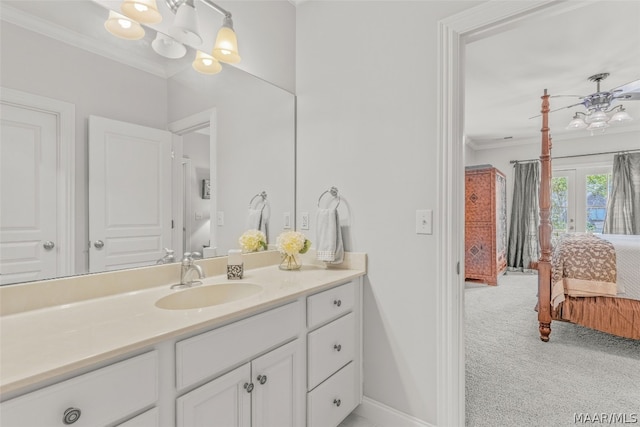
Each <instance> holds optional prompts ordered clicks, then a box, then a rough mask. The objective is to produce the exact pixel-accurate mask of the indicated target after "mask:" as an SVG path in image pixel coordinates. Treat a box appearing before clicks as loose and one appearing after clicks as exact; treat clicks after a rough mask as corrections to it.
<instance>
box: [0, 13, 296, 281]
mask: <svg viewBox="0 0 640 427" xmlns="http://www.w3.org/2000/svg"><path fill="white" fill-rule="evenodd" d="M1 7H2V11H1V12H2V14H1V16H2V25H1V26H0V30H1V34H0V43H1V44H0V55H1V58H0V59H1V61H0V67H1V68H0V86H1V87H2V88H3V89H4V90H3V91H2V98H3V101H2V122H3V123H2V132H3V135H2V153H1V154H2V171H3V172H2V173H3V175H2V183H1V184H2V192H1V193H0V197H1V198H2V199H1V201H0V202H1V204H2V216H1V217H0V222H1V226H2V233H3V236H2V242H1V244H0V262H1V264H2V276H1V277H2V284H9V283H20V282H26V281H31V280H41V279H44V278H52V277H61V276H66V275H74V274H84V273H91V272H99V271H106V270H112V269H121V268H132V267H139V266H143V265H153V264H155V263H156V262H158V261H159V260H160V259H162V258H163V256H164V248H169V249H172V250H174V253H175V261H176V262H179V261H180V259H181V255H182V253H183V252H199V253H202V254H203V255H204V256H205V257H207V256H221V255H226V254H227V251H228V250H229V249H232V248H238V246H239V245H238V238H239V237H240V235H241V234H242V233H243V232H244V231H245V230H246V229H247V228H250V227H251V226H252V224H253V223H252V222H251V219H252V218H251V213H252V212H253V211H255V209H254V208H256V207H259V208H260V209H262V207H264V210H262V212H263V215H264V219H267V218H268V228H267V233H268V239H269V242H270V243H273V242H275V238H276V237H277V235H278V234H279V233H280V232H281V231H282V230H284V229H286V228H288V227H292V226H293V224H294V223H295V222H294V220H295V212H294V210H295V204H294V197H295V196H294V192H295V190H294V189H295V183H294V181H295V96H294V95H293V94H291V93H290V92H287V91H286V90H283V89H281V88H279V87H277V86H275V85H272V84H270V83H269V82H266V81H264V80H262V79H259V78H257V77H254V76H252V75H250V74H248V73H246V72H244V71H242V70H239V69H238V68H234V67H232V66H227V65H224V66H223V70H222V72H221V73H219V74H216V75H202V74H198V73H196V72H195V71H194V70H193V69H192V67H191V60H192V58H191V57H189V55H187V57H185V58H183V59H178V60H167V59H165V58H161V57H159V56H157V55H156V54H155V53H154V52H153V51H152V50H151V49H150V45H151V43H152V42H153V40H154V38H155V32H153V31H148V33H149V34H147V35H146V36H145V38H143V39H142V40H139V41H136V42H135V44H131V42H130V41H127V40H120V39H116V38H114V37H113V36H111V35H110V34H108V33H106V31H105V30H104V26H103V25H104V21H105V19H106V16H107V15H106V13H105V8H104V7H103V6H102V5H100V4H98V3H95V2H69V1H42V2H40V1H34V2H24V1H3V2H2V4H1ZM154 55H156V56H157V57H154ZM16 94H18V95H16ZM25 94H26V98H25V97H23V95H25ZM10 95H11V96H10ZM16 97H17V98H18V101H16ZM7 99H9V100H8V101H7ZM38 102H40V103H41V104H38ZM29 103H31V104H32V106H31V107H29V108H22V107H24V105H23V104H25V105H28V104H29ZM58 104H59V105H60V109H62V111H63V112H62V113H60V112H58V113H56V112H55V111H58V110H56V108H58ZM42 105H44V107H43V106H42ZM49 105H53V106H52V107H49ZM65 108H67V110H65ZM22 110H28V111H27V113H28V114H27V118H26V119H25V118H23V115H24V111H22ZM69 119H70V120H71V121H70V122H69ZM16 123H18V124H16ZM25 123H27V125H25ZM69 123H71V125H69ZM34 129H35V130H34ZM42 129H44V130H42ZM47 129H48V130H47ZM147 130H158V131H160V132H163V134H162V135H164V136H162V135H161V136H159V137H158V141H160V140H162V142H158V144H157V146H156V145H154V144H155V141H156V140H155V139H154V138H155V136H149V135H150V134H148V133H144V132H146V131H147ZM138 131H140V132H143V133H136V132H138ZM46 132H49V133H50V134H51V137H50V138H49V139H47V138H46V137H42V135H45V134H46ZM69 135H72V138H71V141H67V145H68V146H67V147H66V148H65V141H64V138H68V137H69ZM96 135H98V136H96ZM114 135H115V136H114ZM167 136H168V139H166V137H167ZM100 138H102V139H103V140H102V141H101V143H102V144H103V145H98V146H97V147H98V148H96V145H95V141H96V140H100ZM163 138H164V139H163ZM61 139H62V140H61ZM7 141H16V142H14V143H13V144H9V143H7ZM25 141H26V143H25ZM105 141H106V145H105ZM152 142H153V143H152ZM51 146H54V147H57V149H56V150H53V151H52V150H51ZM45 148H47V150H45ZM65 150H66V151H65ZM165 154H166V155H167V156H168V157H169V159H168V160H166V159H165V158H164V156H165ZM154 156H156V157H158V158H162V159H163V160H162V161H161V162H159V164H160V163H161V164H162V165H163V166H161V167H160V166H159V167H158V168H155V167H154V166H153V164H151V166H149V164H148V162H147V160H148V159H149V158H151V157H154ZM43 160H44V161H46V160H49V161H50V162H49V164H50V165H53V166H46V167H44V168H42V167H41V166H40V165H41V162H42V161H43ZM95 162H97V163H99V164H100V167H101V168H102V169H100V172H99V173H97V172H96V170H98V169H97V168H95V167H94V163H95ZM51 167H53V168H54V170H53V171H51V170H50V169H51ZM47 168H48V169H47ZM61 168H62V169H66V170H61ZM45 170H48V173H49V175H45V174H44V172H43V171H45ZM10 174H11V175H10ZM67 181H69V182H67ZM55 182H57V186H56V185H55ZM47 183H48V184H51V185H52V186H51V187H50V188H51V190H43V188H45V187H42V186H43V185H45V184H47ZM98 184H101V185H102V187H100V186H99V185H98ZM43 192H44V193H46V194H47V195H48V197H47V198H43V197H40V196H42V193H43ZM103 193H104V194H103ZM101 194H102V196H103V198H104V199H105V200H107V204H106V205H105V204H104V203H103V204H102V205H99V206H100V207H99V208H98V209H97V211H96V209H94V202H93V201H92V200H93V199H97V198H98V196H99V195H101ZM105 194H106V195H107V196H106V198H105V197H104V196H105ZM256 196H257V197H256ZM265 196H266V198H265ZM159 204H162V206H163V208H162V209H164V210H163V212H165V213H166V217H165V216H162V218H159V217H158V218H156V217H154V218H147V217H149V216H153V215H149V212H155V210H154V209H155V207H156V206H157V205H159ZM150 206H151V207H152V208H150ZM60 212H62V215H58V216H61V217H57V218H56V214H57V213H60ZM154 215H155V214H154ZM158 215H160V214H158ZM162 215H165V214H164V213H163V214H162ZM98 218H101V220H102V221H103V223H105V222H106V224H107V226H106V228H108V225H109V224H110V223H111V225H113V224H116V227H115V228H118V226H120V227H119V228H118V230H116V233H115V235H112V236H111V237H109V236H107V237H104V235H102V237H101V235H99V234H95V233H94V227H95V224H94V223H95V222H96V219H98ZM105 218H106V219H105ZM114 218H117V220H115V219H114ZM124 218H127V219H124ZM146 220H149V221H150V222H154V221H155V222H157V223H159V224H161V225H160V227H161V228H163V229H164V231H163V233H164V236H165V237H163V238H162V239H159V238H156V237H148V236H147V237H146V238H139V239H134V237H136V236H137V237H140V236H141V235H143V234H144V228H145V227H144V226H140V224H143V225H144V221H146ZM46 222H48V223H51V224H50V225H49V226H50V227H53V229H54V231H53V232H49V233H50V234H46V233H44V232H43V233H40V234H38V233H36V232H34V231H33V230H35V229H36V228H38V229H39V228H40V227H41V226H42V227H44V225H43V223H46ZM134 225H138V226H139V227H138V229H139V230H137V231H135V232H130V233H129V234H123V233H124V232H123V231H122V230H123V229H125V228H131V229H133V226H134ZM103 226H104V224H103ZM17 229H19V230H20V233H22V234H21V236H22V237H19V238H18V240H17V242H18V243H15V241H14V242H13V243H11V242H9V244H8V243H7V242H8V240H7V238H6V236H9V235H11V236H14V235H17V234H20V233H16V232H14V231H15V230H17ZM140 230H142V231H140ZM25 232H26V235H28V236H27V237H24V235H25ZM118 233H120V234H118ZM167 236H168V237H167ZM143 237H144V236H143ZM12 238H13V237H12ZM19 239H22V240H19ZM114 242H115V243H114ZM47 246H48V248H47ZM143 253H144V256H142V255H141V254H143ZM47 254H57V256H59V257H62V258H66V259H64V260H62V261H61V260H54V261H53V262H48V261H42V260H41V259H40V257H41V256H44V255H47ZM109 256H111V258H112V259H115V261H113V262H109V261H107V262H104V261H102V262H98V263H96V260H99V258H100V257H102V258H105V257H106V258H109ZM21 265H22V267H20V266H21ZM16 266H17V267H16ZM20 268H22V270H20ZM46 269H48V270H46ZM41 270H42V271H41ZM45 270H46V271H45Z"/></svg>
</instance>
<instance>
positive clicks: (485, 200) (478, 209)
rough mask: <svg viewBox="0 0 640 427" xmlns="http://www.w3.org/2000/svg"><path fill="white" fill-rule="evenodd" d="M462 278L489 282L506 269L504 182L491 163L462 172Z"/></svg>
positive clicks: (505, 185) (505, 192) (493, 283)
mask: <svg viewBox="0 0 640 427" xmlns="http://www.w3.org/2000/svg"><path fill="white" fill-rule="evenodd" d="M464 233H465V238H464V247H465V263H464V273H465V279H471V280H474V281H480V282H482V283H487V284H489V285H494V286H495V285H497V284H498V276H499V275H500V274H501V273H502V272H503V271H504V270H505V269H506V268H507V181H506V178H505V176H504V174H503V173H502V172H500V171H499V170H498V169H496V168H494V167H493V166H491V165H481V166H468V167H467V168H466V171H465V227H464Z"/></svg>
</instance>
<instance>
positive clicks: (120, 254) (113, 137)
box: [89, 116, 173, 272]
mask: <svg viewBox="0 0 640 427" xmlns="http://www.w3.org/2000/svg"><path fill="white" fill-rule="evenodd" d="M171 142H172V135H171V133H170V132H167V131H164V130H160V129H154V128H149V127H146V126H140V125H136V124H131V123H125V122H121V121H116V120H110V119H105V118H102V117H96V116H91V117H90V118H89V211H90V212H91V215H90V217H89V239H90V242H91V243H90V247H89V270H90V272H98V271H106V270H116V269H122V268H129V267H139V266H145V265H150V264H155V262H156V261H157V260H158V259H160V258H162V256H163V251H164V248H171V247H172V246H173V245H172V236H171V224H172V218H171V185H172V184H171V166H172V163H171V162H172V160H171V157H172V155H171Z"/></svg>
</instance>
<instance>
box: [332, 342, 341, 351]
mask: <svg viewBox="0 0 640 427" xmlns="http://www.w3.org/2000/svg"><path fill="white" fill-rule="evenodd" d="M333 349H334V350H335V351H340V350H342V346H341V345H340V344H336V345H334V346H333Z"/></svg>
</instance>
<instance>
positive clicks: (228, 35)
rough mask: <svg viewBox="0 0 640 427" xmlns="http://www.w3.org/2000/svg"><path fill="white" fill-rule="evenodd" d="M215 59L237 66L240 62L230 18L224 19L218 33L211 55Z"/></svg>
mask: <svg viewBox="0 0 640 427" xmlns="http://www.w3.org/2000/svg"><path fill="white" fill-rule="evenodd" d="M211 54H212V55H213V56H214V57H215V58H216V59H218V60H219V61H221V62H226V63H227V64H237V63H238V62H240V59H241V58H240V55H239V54H238V39H237V37H236V33H235V32H234V31H233V23H232V21H231V18H224V23H223V24H222V27H221V28H220V30H219V31H218V35H217V37H216V43H215V45H214V46H213V52H212V53H211Z"/></svg>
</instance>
